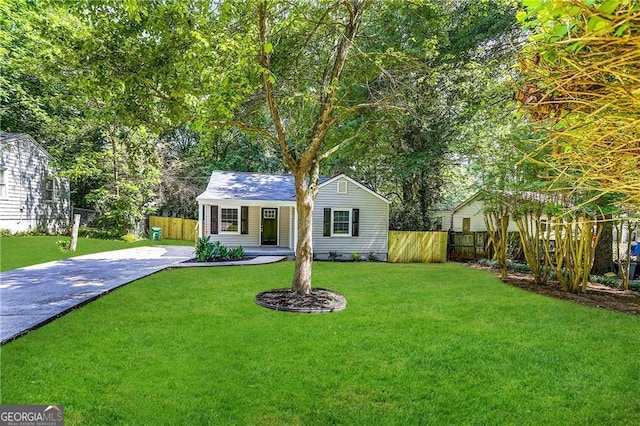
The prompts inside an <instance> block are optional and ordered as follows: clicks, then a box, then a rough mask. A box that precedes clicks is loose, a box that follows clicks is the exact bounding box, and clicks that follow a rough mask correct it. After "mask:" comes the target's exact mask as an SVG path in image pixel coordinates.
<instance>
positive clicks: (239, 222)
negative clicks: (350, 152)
mask: <svg viewBox="0 0 640 426" xmlns="http://www.w3.org/2000/svg"><path fill="white" fill-rule="evenodd" d="M197 200H198V223H199V224H200V226H199V231H198V232H199V236H206V235H211V240H212V241H220V242H221V243H222V244H224V245H226V246H228V247H236V246H243V247H244V248H247V247H263V248H264V247H268V248H274V249H276V248H279V249H285V250H289V251H291V252H292V253H293V254H295V248H296V242H297V235H296V222H297V212H296V200H295V185H294V178H293V175H273V174H264V173H246V172H225V171H214V172H213V173H212V174H211V178H210V180H209V184H208V186H207V189H206V190H205V192H203V193H202V194H200V195H199V196H198V197H197ZM389 204H390V202H389V201H388V200H387V199H385V198H384V197H382V196H381V195H379V194H377V193H376V192H374V191H372V190H371V189H369V188H367V187H366V186H364V185H363V184H361V183H359V182H356V181H355V180H353V179H351V178H350V177H348V176H346V175H343V174H341V175H338V176H335V177H333V178H331V179H328V178H321V179H320V184H319V187H318V195H317V198H316V203H315V207H314V210H313V252H314V255H315V256H316V257H317V258H318V259H324V258H327V257H329V253H330V252H336V253H337V254H341V255H343V258H347V257H348V258H350V256H351V255H352V254H353V253H358V254H359V255H360V257H362V258H366V257H367V256H369V254H371V253H375V254H376V256H377V257H378V259H380V260H386V259H387V253H388V240H389V232H388V231H389Z"/></svg>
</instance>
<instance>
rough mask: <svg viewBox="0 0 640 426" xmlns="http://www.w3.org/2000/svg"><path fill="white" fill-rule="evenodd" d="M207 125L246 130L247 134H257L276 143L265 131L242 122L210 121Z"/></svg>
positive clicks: (276, 139) (276, 140)
mask: <svg viewBox="0 0 640 426" xmlns="http://www.w3.org/2000/svg"><path fill="white" fill-rule="evenodd" d="M209 124H211V125H212V126H217V127H236V128H238V129H242V130H247V131H249V132H253V133H257V134H259V135H262V136H264V137H266V138H267V139H269V140H271V141H273V142H275V143H278V138H277V137H275V136H273V135H272V134H271V133H269V132H268V131H267V130H265V129H263V128H260V127H255V126H250V125H248V124H246V123H243V122H242V121H210V122H209Z"/></svg>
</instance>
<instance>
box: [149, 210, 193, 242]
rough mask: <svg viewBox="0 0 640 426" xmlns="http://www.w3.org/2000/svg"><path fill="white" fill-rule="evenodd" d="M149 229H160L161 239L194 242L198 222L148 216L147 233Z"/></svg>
mask: <svg viewBox="0 0 640 426" xmlns="http://www.w3.org/2000/svg"><path fill="white" fill-rule="evenodd" d="M151 228H161V229H162V238H170V239H173V240H185V241H194V242H195V241H196V239H197V238H198V221H197V220H193V219H181V218H178V217H159V216H149V231H151Z"/></svg>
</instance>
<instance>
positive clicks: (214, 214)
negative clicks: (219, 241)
mask: <svg viewBox="0 0 640 426" xmlns="http://www.w3.org/2000/svg"><path fill="white" fill-rule="evenodd" d="M211 233H212V234H217V233H218V206H211Z"/></svg>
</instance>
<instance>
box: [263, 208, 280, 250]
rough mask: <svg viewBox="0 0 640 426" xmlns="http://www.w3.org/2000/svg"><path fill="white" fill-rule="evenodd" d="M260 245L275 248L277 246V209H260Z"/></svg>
mask: <svg viewBox="0 0 640 426" xmlns="http://www.w3.org/2000/svg"><path fill="white" fill-rule="evenodd" d="M260 244H261V245H263V246H275V245H277V244H278V209H272V208H263V209H262V237H261V238H260Z"/></svg>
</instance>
